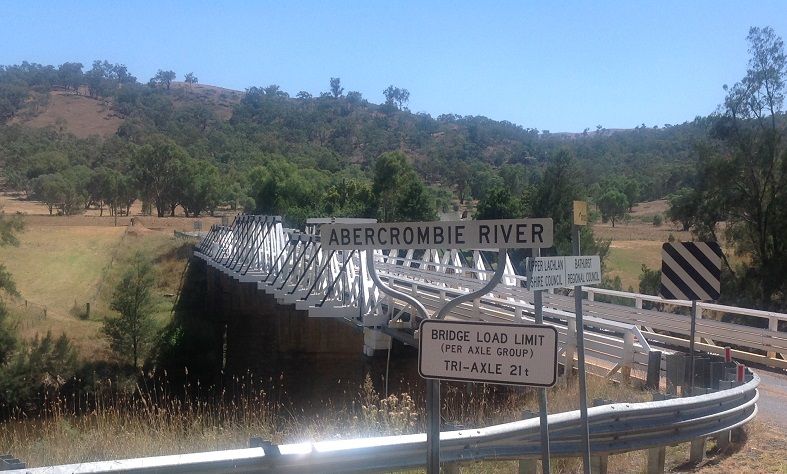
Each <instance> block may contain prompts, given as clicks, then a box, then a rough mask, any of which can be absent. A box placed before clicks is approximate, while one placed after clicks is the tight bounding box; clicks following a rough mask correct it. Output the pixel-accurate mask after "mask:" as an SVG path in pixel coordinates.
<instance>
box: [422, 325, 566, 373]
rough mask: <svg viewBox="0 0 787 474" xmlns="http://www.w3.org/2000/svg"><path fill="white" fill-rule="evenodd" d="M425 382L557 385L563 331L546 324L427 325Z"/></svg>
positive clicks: (424, 364) (423, 359)
mask: <svg viewBox="0 0 787 474" xmlns="http://www.w3.org/2000/svg"><path fill="white" fill-rule="evenodd" d="M419 329H420V331H419V334H420V335H421V337H420V338H419V339H420V340H419V344H418V349H419V350H418V373H419V374H420V375H421V377H423V378H427V379H440V380H456V381H462V382H483V383H497V384H505V385H529V386H535V387H551V386H553V385H555V382H557V330H556V329H555V328H554V327H552V326H547V325H544V324H540V325H535V324H515V323H489V322H481V323H476V322H467V321H461V322H460V321H446V320H444V319H441V320H437V319H425V320H423V321H422V322H421V325H420V328H419Z"/></svg>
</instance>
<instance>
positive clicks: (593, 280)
mask: <svg viewBox="0 0 787 474" xmlns="http://www.w3.org/2000/svg"><path fill="white" fill-rule="evenodd" d="M566 283H567V284H568V285H571V286H582V285H598V284H600V283H601V259H600V258H599V256H598V255H582V256H576V255H572V256H568V257H566Z"/></svg>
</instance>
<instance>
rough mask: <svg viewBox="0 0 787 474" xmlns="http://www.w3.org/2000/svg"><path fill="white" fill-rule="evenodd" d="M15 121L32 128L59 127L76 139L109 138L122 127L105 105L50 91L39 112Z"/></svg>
mask: <svg viewBox="0 0 787 474" xmlns="http://www.w3.org/2000/svg"><path fill="white" fill-rule="evenodd" d="M18 121H19V122H20V123H22V124H24V125H28V126H30V127H35V128H44V127H49V126H54V127H57V128H58V129H60V127H62V128H63V131H66V132H70V133H73V134H74V135H76V136H77V137H79V138H87V137H89V136H91V135H99V136H102V137H108V136H110V135H114V134H115V133H116V132H117V130H118V128H119V127H120V125H122V124H123V119H122V118H120V117H118V116H117V115H116V114H115V113H114V112H112V110H110V107H109V104H108V103H107V102H105V101H103V100H100V99H93V98H90V97H86V96H85V95H75V94H73V93H70V92H64V91H53V92H50V93H49V104H48V105H47V107H46V108H45V109H44V110H43V111H41V113H39V114H38V115H36V116H35V117H32V118H31V119H28V120H18Z"/></svg>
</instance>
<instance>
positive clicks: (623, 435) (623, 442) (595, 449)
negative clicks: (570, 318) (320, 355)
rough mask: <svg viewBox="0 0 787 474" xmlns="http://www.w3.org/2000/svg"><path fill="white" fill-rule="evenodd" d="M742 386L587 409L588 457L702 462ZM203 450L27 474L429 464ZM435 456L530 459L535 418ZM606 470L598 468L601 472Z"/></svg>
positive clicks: (395, 439) (386, 453)
mask: <svg viewBox="0 0 787 474" xmlns="http://www.w3.org/2000/svg"><path fill="white" fill-rule="evenodd" d="M747 379H748V381H747V382H746V383H744V384H742V385H740V386H737V387H733V388H730V389H727V390H722V391H719V392H715V393H710V394H707V395H699V396H694V397H686V398H675V399H670V400H662V401H653V402H644V403H613V404H609V405H602V406H596V407H593V408H590V409H588V423H589V429H590V443H591V444H590V446H591V455H592V456H593V458H594V461H595V462H596V463H597V465H599V466H605V465H606V457H607V456H608V455H610V454H615V453H622V452H628V451H637V450H646V449H647V450H648V464H649V465H648V471H649V472H663V471H664V447H665V446H672V445H677V444H680V443H685V442H691V443H692V450H691V452H692V454H691V456H692V460H693V461H697V460H698V459H696V456H699V458H700V459H701V457H702V455H703V453H704V446H705V440H706V438H708V437H711V436H713V437H716V438H717V441H718V442H719V443H720V444H722V445H723V444H725V443H728V442H729V440H730V438H729V435H730V430H732V429H733V428H736V427H738V426H741V425H743V424H745V423H746V422H748V421H750V420H751V419H752V418H754V416H755V415H756V414H757V406H756V402H757V399H758V397H759V394H758V392H757V385H758V384H759V381H760V379H759V377H758V376H757V375H756V374H754V373H752V372H749V374H748V376H747ZM548 424H549V436H550V451H551V455H552V456H553V457H579V456H581V455H582V449H583V443H582V437H581V436H580V433H581V429H582V426H581V420H580V415H579V411H578V410H575V411H571V412H565V413H558V414H553V415H549V417H548ZM255 444H258V446H257V447H251V448H246V449H234V450H226V451H215V452H205V453H193V454H180V455H172V456H157V457H147V458H137V459H125V460H113V461H101V462H91V463H81V464H67V465H62V466H51V467H44V468H36V469H27V470H25V471H24V472H29V473H31V474H43V473H88V472H91V473H100V472H113V473H123V472H128V473H130V472H134V473H147V472H151V473H152V472H156V473H185V472H189V473H190V472H197V471H199V472H208V473H223V472H228V473H229V472H232V473H237V472H271V473H311V472H378V471H389V470H394V469H408V468H417V467H421V466H423V465H424V464H425V461H426V434H425V433H420V434H412V435H402V436H382V437H374V438H361V439H349V440H332V441H319V442H304V443H294V444H282V445H273V444H270V443H265V442H262V443H255ZM440 451H441V453H440V457H441V459H442V460H443V462H445V463H462V462H467V461H484V460H488V461H502V460H516V459H519V460H525V461H524V462H527V460H533V459H537V458H538V457H539V456H540V453H541V440H540V426H539V419H538V418H531V419H527V420H522V421H515V422H512V423H505V424H502V425H495V426H488V427H483V428H470V429H462V430H455V431H444V432H442V433H441V434H440ZM603 470H604V469H603V468H602V469H599V471H603Z"/></svg>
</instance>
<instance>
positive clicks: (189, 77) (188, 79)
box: [183, 72, 199, 87]
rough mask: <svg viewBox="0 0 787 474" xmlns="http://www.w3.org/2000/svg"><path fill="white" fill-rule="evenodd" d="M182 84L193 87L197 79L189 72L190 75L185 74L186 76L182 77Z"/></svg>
mask: <svg viewBox="0 0 787 474" xmlns="http://www.w3.org/2000/svg"><path fill="white" fill-rule="evenodd" d="M183 82H185V83H186V84H188V85H189V87H191V86H193V85H194V84H197V83H198V82H199V79H198V78H197V76H195V75H194V73H193V72H190V73H187V74H186V75H185V76H184V77H183Z"/></svg>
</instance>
